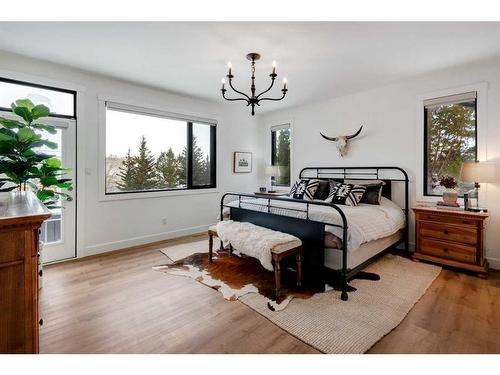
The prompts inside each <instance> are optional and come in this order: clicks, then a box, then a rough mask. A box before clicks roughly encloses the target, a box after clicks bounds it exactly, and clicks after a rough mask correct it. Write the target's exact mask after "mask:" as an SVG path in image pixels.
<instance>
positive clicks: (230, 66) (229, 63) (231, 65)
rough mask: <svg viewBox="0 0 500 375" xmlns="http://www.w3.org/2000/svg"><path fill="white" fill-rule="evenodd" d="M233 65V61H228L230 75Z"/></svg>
mask: <svg viewBox="0 0 500 375" xmlns="http://www.w3.org/2000/svg"><path fill="white" fill-rule="evenodd" d="M232 67H233V64H231V61H229V62H228V63H227V68H228V69H229V73H228V75H231V68H232Z"/></svg>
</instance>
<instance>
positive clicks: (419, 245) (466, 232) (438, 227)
mask: <svg viewBox="0 0 500 375" xmlns="http://www.w3.org/2000/svg"><path fill="white" fill-rule="evenodd" d="M413 212H414V213H415V252H414V253H413V259H414V260H425V261H429V262H435V263H439V264H444V265H447V266H452V267H457V268H462V269H465V270H468V271H472V272H475V273H476V274H477V275H478V276H480V277H486V276H487V274H488V262H487V261H486V259H485V257H484V232H485V222H486V219H487V218H488V214H487V213H482V212H481V213H478V212H468V211H462V210H442V209H439V208H436V207H424V206H422V207H413Z"/></svg>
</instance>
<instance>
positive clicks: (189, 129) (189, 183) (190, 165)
mask: <svg viewBox="0 0 500 375" xmlns="http://www.w3.org/2000/svg"><path fill="white" fill-rule="evenodd" d="M186 163H187V176H186V178H187V188H188V189H192V188H193V123H192V122H188V123H187V152H186Z"/></svg>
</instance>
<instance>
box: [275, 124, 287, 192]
mask: <svg viewBox="0 0 500 375" xmlns="http://www.w3.org/2000/svg"><path fill="white" fill-rule="evenodd" d="M290 135H291V132H290V128H280V129H276V130H272V131H271V141H272V150H271V153H272V155H271V159H272V160H271V161H272V165H277V166H279V168H280V176H278V177H275V182H276V185H278V186H290Z"/></svg>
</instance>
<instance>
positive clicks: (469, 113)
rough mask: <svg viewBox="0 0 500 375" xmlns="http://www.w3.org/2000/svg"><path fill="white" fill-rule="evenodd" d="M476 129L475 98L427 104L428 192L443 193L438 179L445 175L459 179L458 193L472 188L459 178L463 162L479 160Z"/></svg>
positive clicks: (427, 193)
mask: <svg viewBox="0 0 500 375" xmlns="http://www.w3.org/2000/svg"><path fill="white" fill-rule="evenodd" d="M476 132H477V127H476V99H475V97H474V98H472V99H468V100H463V99H462V100H457V101H456V102H453V101H450V100H449V99H448V100H447V101H446V102H444V103H442V104H439V103H433V104H431V105H426V106H425V134H426V153H425V169H426V182H425V187H424V192H425V195H441V194H442V190H443V187H442V186H440V185H439V181H440V179H441V178H442V177H444V176H451V177H454V178H455V180H457V181H458V185H457V191H458V192H459V195H463V193H464V192H466V191H468V190H470V189H471V188H472V187H473V183H470V182H463V181H460V169H461V166H462V163H463V162H464V161H475V160H476V157H477V145H476V139H477V134H476Z"/></svg>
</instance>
